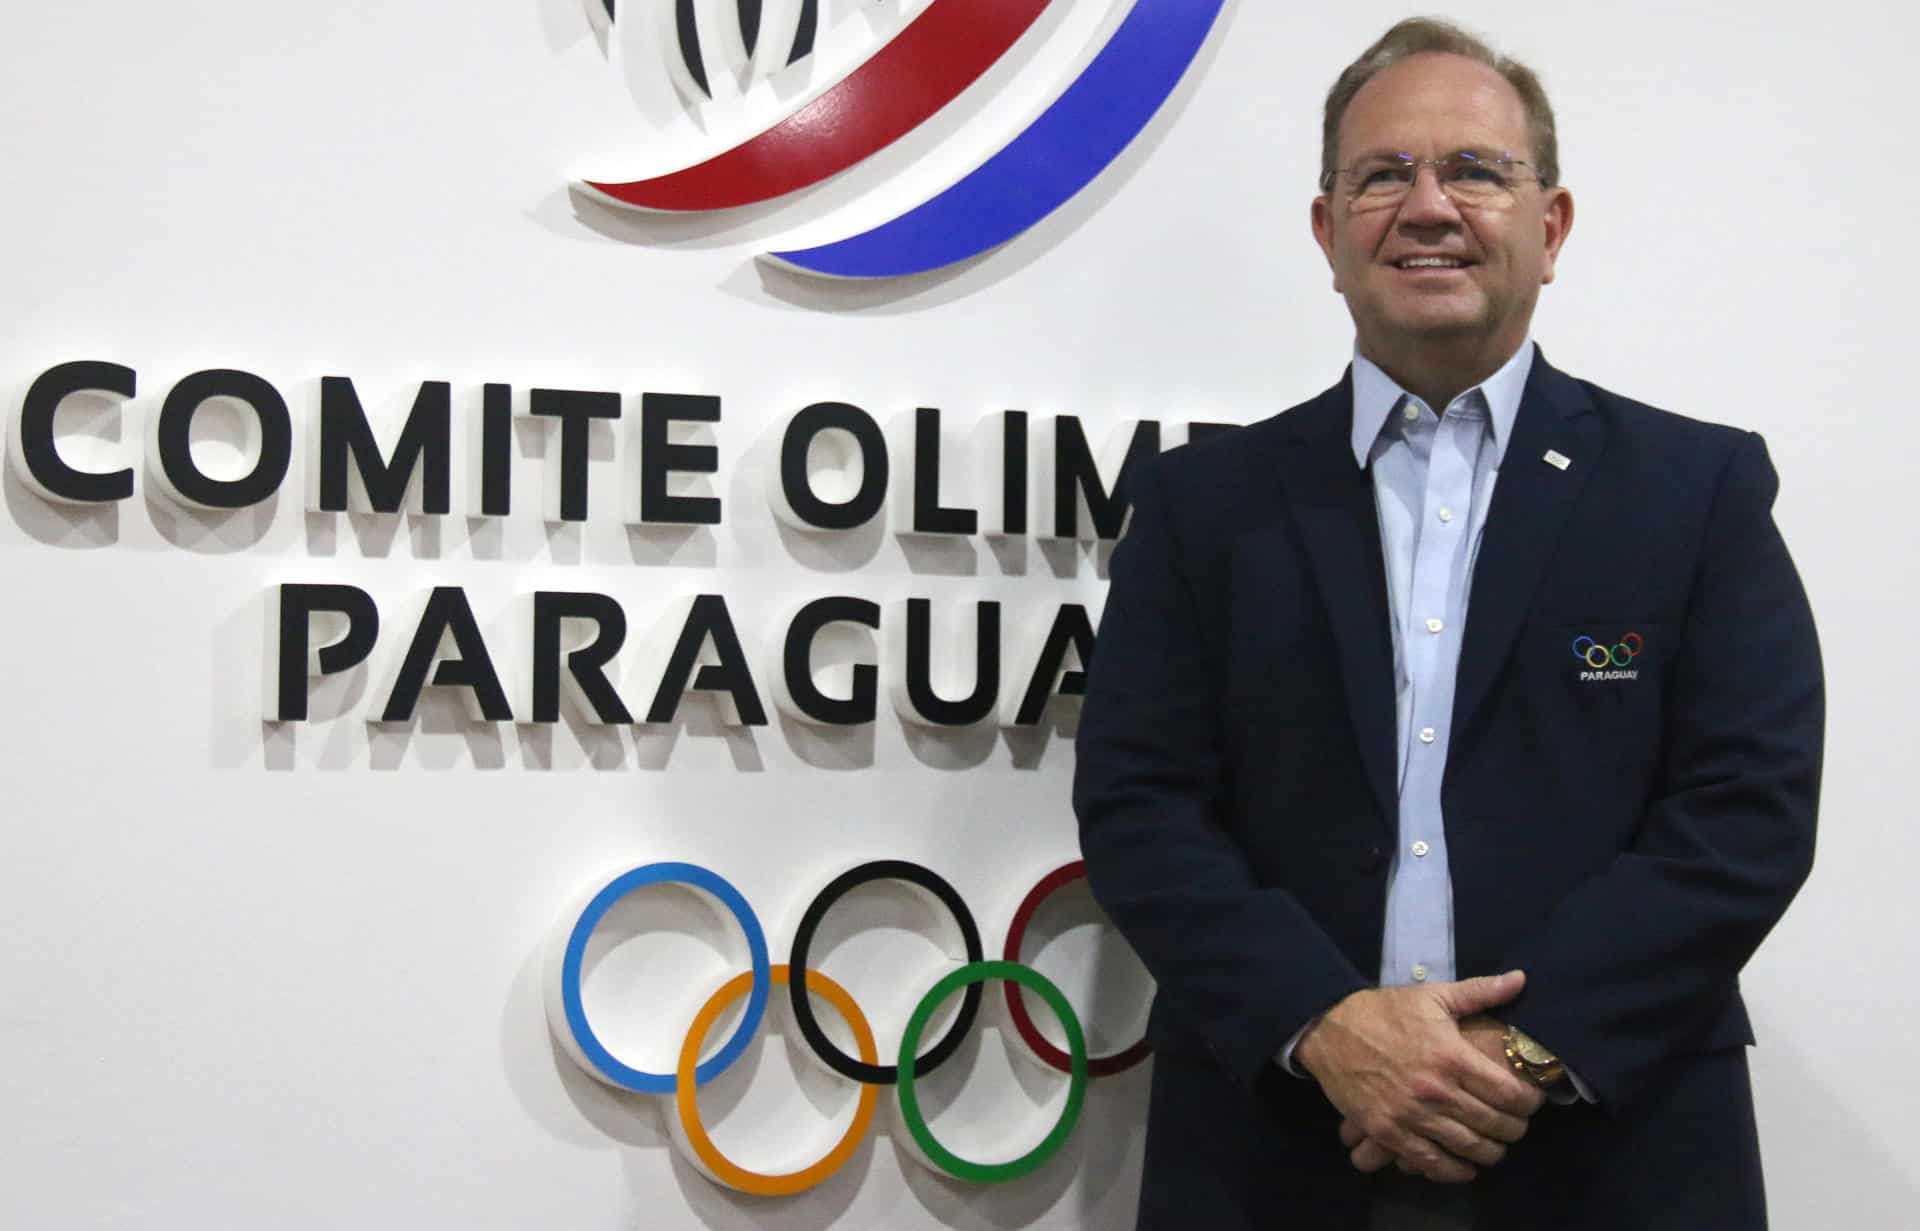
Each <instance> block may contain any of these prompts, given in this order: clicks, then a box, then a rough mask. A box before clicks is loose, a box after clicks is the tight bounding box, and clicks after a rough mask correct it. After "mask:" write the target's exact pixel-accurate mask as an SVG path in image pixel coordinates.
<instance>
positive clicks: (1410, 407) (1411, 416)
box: [1400, 401, 1420, 423]
mask: <svg viewBox="0 0 1920 1231" xmlns="http://www.w3.org/2000/svg"><path fill="white" fill-rule="evenodd" d="M1400 417H1401V418H1403V419H1405V420H1406V421H1407V422H1408V423H1412V422H1413V421H1414V420H1415V419H1418V418H1419V417H1420V407H1419V406H1417V405H1415V404H1414V403H1413V402H1411V401H1409V402H1408V403H1407V404H1406V405H1405V406H1402V407H1401V408H1400Z"/></svg>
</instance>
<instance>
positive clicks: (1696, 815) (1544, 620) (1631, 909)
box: [1074, 357, 1824, 1231]
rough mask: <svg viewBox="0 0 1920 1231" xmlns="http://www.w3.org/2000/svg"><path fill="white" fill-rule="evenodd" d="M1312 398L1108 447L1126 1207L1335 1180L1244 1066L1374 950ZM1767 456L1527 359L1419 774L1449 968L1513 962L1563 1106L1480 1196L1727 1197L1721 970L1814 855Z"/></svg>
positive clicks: (1104, 878) (1094, 749) (1095, 831)
mask: <svg viewBox="0 0 1920 1231" xmlns="http://www.w3.org/2000/svg"><path fill="white" fill-rule="evenodd" d="M1350 421H1351V390H1350V385H1349V383H1348V382H1347V381H1343V382H1342V383H1341V384H1340V385H1337V386H1335V387H1334V388H1332V389H1330V390H1328V391H1327V392H1325V393H1323V394H1321V395H1320V396H1319V397H1317V398H1315V399H1313V400H1312V401H1310V402H1307V403H1304V404H1302V405H1300V406H1297V407H1294V408H1293V409H1291V410H1289V411H1286V412H1285V413H1282V414H1280V415H1277V416H1275V417H1274V418H1271V419H1268V420H1266V421H1265V422H1262V423H1259V424H1255V425H1253V426H1251V427H1248V428H1246V429H1243V430H1241V431H1237V432H1232V433H1228V434H1225V435H1222V436H1218V437H1215V438H1213V439H1210V440H1207V441H1205V442H1202V443H1199V444H1195V445H1192V446H1189V447H1187V448H1183V449H1178V450H1175V451H1173V452H1171V453H1168V454H1166V455H1164V456H1162V457H1160V458H1157V459H1155V460H1153V461H1152V462H1149V463H1147V464H1144V465H1142V466H1140V467H1138V468H1137V469H1136V470H1135V471H1134V472H1133V473H1132V474H1131V475H1130V476H1129V477H1128V481H1127V494H1128V497H1129V499H1130V500H1131V503H1132V521H1131V524H1130V526H1129V529H1128V532H1127V534H1126V536H1125V537H1124V538H1123V539H1122V541H1121V542H1120V544H1119V546H1118V547H1117V548H1116V550H1115V552H1114V556H1113V561H1112V569H1111V577H1112V581H1111V587H1110V590H1109V594H1108V599H1107V606H1106V611H1105V614H1104V616H1103V618H1102V622H1101V628H1100V631H1099V637H1098V640H1097V643H1096V650H1095V654H1094V662H1093V664H1092V666H1091V669H1090V672H1089V680H1088V689H1087V694H1086V699H1085V705H1084V710H1083V713H1082V716H1081V720H1080V728H1079V735H1078V752H1077V770H1076V774H1075V780H1074V806H1075V810H1076V812H1077V813H1078V815H1079V818H1080V834H1081V844H1082V847H1083V850H1084V853H1085V855H1086V858H1087V863H1088V871H1089V876H1090V878H1091V882H1092V886H1093V889H1094V892H1095V894H1096V896H1097V897H1098V899H1099V901H1100V902H1101V904H1102V905H1103V906H1104V907H1105V908H1106V910H1107V911H1108V913H1109V914H1110V915H1111V916H1112V918H1113V920H1114V922H1115V924H1116V925H1117V926H1118V927H1119V929H1120V931H1121V932H1122V933H1123V934H1124V935H1125V936H1126V937H1127V939H1128V940H1129V942H1131V943H1132V945H1133V946H1134V948H1135V949H1136V950H1137V951H1138V953H1139V954H1140V956H1141V958H1142V959H1143V960H1144V961H1145V963H1146V965H1147V967H1148V969H1149V970H1150V971H1151V972H1152V974H1153V976H1154V978H1155V979H1156V981H1157V983H1158V988H1159V990H1158V995H1157V997H1156V1000H1155V1004H1154V1007H1153V1012H1152V1015H1151V1018H1150V1024H1149V1038H1150V1040H1151V1042H1152V1043H1153V1045H1154V1048H1155V1051H1156V1053H1157V1057H1158V1059H1157V1061H1156V1066H1157V1067H1156V1075H1155V1083H1154V1092H1153V1095H1152V1105H1151V1108H1150V1110H1149V1124H1148V1134H1149V1139H1148V1152H1147V1175H1146V1181H1145V1191H1144V1193H1143V1198H1142V1210H1143V1218H1142V1225H1143V1226H1157V1225H1162V1223H1161V1221H1158V1220H1157V1218H1156V1216H1155V1215H1154V1214H1153V1211H1154V1210H1155V1209H1161V1208H1164V1210H1165V1211H1166V1212H1167V1218H1168V1219H1172V1218H1174V1217H1176V1216H1177V1217H1179V1218H1183V1219H1184V1220H1185V1221H1183V1222H1180V1223H1179V1224H1178V1225H1183V1226H1207V1227H1209V1228H1213V1227H1219V1228H1231V1227H1238V1226H1241V1225H1248V1226H1252V1225H1266V1224H1264V1223H1260V1222H1258V1220H1257V1219H1255V1220H1253V1221H1247V1222H1245V1223H1244V1224H1243V1222H1242V1221H1237V1220H1238V1219H1241V1218H1243V1217H1245V1218H1249V1219H1251V1218H1252V1215H1250V1214H1246V1211H1249V1210H1255V1209H1258V1208H1262V1207H1265V1206H1268V1205H1270V1204H1271V1203H1274V1202H1279V1203H1280V1207H1279V1208H1291V1209H1295V1210H1316V1211H1321V1212H1322V1213H1323V1214H1324V1215H1325V1217H1326V1218H1328V1219H1334V1218H1344V1217H1346V1214H1345V1213H1342V1211H1348V1210H1350V1209H1351V1208H1352V1202H1353V1201H1355V1200H1358V1199H1360V1198H1361V1197H1362V1196H1363V1195H1364V1191H1365V1190H1364V1184H1365V1181H1364V1178H1363V1177H1359V1176H1358V1174H1357V1173H1355V1172H1353V1171H1352V1170H1351V1168H1350V1167H1348V1165H1347V1164H1346V1161H1345V1157H1344V1151H1343V1150H1341V1149H1340V1147H1339V1143H1338V1141H1337V1140H1336V1139H1335V1137H1336V1135H1335V1125H1336V1124H1337V1119H1338V1117H1337V1113H1335V1112H1333V1110H1332V1108H1331V1106H1330V1105H1329V1104H1328V1103H1327V1101H1326V1099H1325V1098H1324V1096H1322V1095H1321V1094H1320V1093H1319V1090H1318V1087H1317V1086H1315V1085H1314V1084H1313V1083H1311V1082H1307V1081H1300V1080H1297V1079H1294V1078H1291V1077H1288V1076H1286V1075H1284V1074H1283V1073H1281V1072H1280V1071H1279V1070H1278V1069H1277V1068H1276V1067H1275V1066H1274V1065H1273V1064H1272V1058H1273V1056H1274V1054H1275V1052H1276V1051H1277V1050H1278V1049H1279V1048H1280V1047H1281V1046H1282V1045H1283V1044H1284V1043H1285V1041H1286V1040H1287V1039H1288V1038H1289V1037H1291V1036H1292V1034H1293V1033H1294V1032H1295V1031H1296V1030H1298V1029H1299V1028H1300V1027H1301V1026H1302V1025H1304V1024H1305V1023H1306V1022H1307V1021H1309V1020H1310V1019H1311V1018H1312V1017H1314V1016H1315V1015H1317V1014H1319V1013H1321V1012H1323V1011H1324V1010H1326V1009H1327V1008H1329V1007H1330V1006H1332V1005H1333V1004H1334V1003H1336V1002H1337V1001H1339V1000H1340V999H1341V998H1343V997H1344V996H1346V995H1348V994H1349V993H1351V992H1353V991H1356V990H1358V989H1360V988H1364V987H1368V986H1371V985H1373V984H1374V983H1375V982H1376V981H1377V979H1378V975H1379V965H1380V945H1381V929H1382V924H1383V920H1384V917H1385V903H1386V889H1387V873H1388V865H1389V860H1390V855H1391V851H1392V849H1393V846H1394V844H1395V830H1396V821H1395V817H1396V813H1397V807H1396V792H1395V786H1394V766H1395V763H1396V749H1395V739H1394V729H1393V724H1394V688H1393V676H1392V670H1393V667H1392V664H1393V645H1392V634H1391V631H1390V628H1389V624H1388V620H1389V616H1388V605H1387V598H1386V580H1385V572H1384V567H1383V565H1382V561H1381V545H1380V534H1379V525H1378V521H1377V517H1376V513H1375V509H1374V501H1373V489H1372V480H1371V477H1370V476H1369V475H1368V474H1367V473H1365V472H1364V471H1362V470H1360V469H1359V468H1358V467H1356V466H1355V464H1354V460H1353V455H1352V451H1351V448H1350V446H1349V430H1350ZM1549 450H1552V451H1555V452H1557V453H1558V454H1560V455H1563V456H1564V457H1565V458H1566V459H1570V462H1569V464H1568V465H1567V466H1566V467H1565V468H1564V469H1562V468H1559V467H1557V466H1555V465H1552V464H1549V463H1548V462H1547V461H1546V460H1544V459H1545V456H1546V454H1547V453H1548V451H1549ZM1777 486H1778V481H1777V478H1776V476H1775V474H1774V471H1773V467H1772V465H1771V463H1770V462H1769V460H1768V458H1767V453H1766V448H1765V446H1764V444H1763V443H1762V441H1761V439H1760V438H1759V437H1758V436H1757V435H1754V434H1752V433H1749V432H1743V431H1738V430H1735V429H1732V428H1727V427H1720V426H1715V425H1711V424H1706V423H1701V422H1698V421H1695V420H1691V419H1687V418H1683V417H1681V416H1678V415H1674V414H1669V413H1666V412H1664V411H1660V410H1656V409H1653V408H1652V407H1648V406H1644V405H1641V404H1639V403H1637V402H1633V401H1630V400H1628V399H1626V398H1623V397H1620V396H1618V395H1616V394H1613V393H1610V392H1607V391H1606V390H1603V389H1600V388H1597V387H1596V386H1593V385H1591V384H1588V383H1586V382H1584V381H1578V380H1575V379H1572V378H1571V377H1568V376H1567V375H1565V374H1563V373H1561V372H1559V371H1556V370H1555V369H1553V368H1552V367H1550V366H1548V364H1547V363H1546V361H1545V359H1544V357H1542V358H1537V359H1536V361H1535V363H1534V366H1533V370H1532V374H1531V376H1530V377H1529V379H1528V382H1527V388H1526V392H1525V395H1524V397H1523V399H1522V402H1521V407H1520V412H1519V416H1518V419H1517V422H1516V424H1515V426H1514V430H1513V439H1512V441H1511V443H1510V445H1509V447H1508V450H1507V453H1506V456H1505V460H1504V462H1503V464H1502V466H1501V473H1500V477H1499V481H1498V483H1497V485H1496V487H1495V490H1494V496H1493V503H1492V507H1491V509H1490V511H1489V514H1488V518H1487V524H1486V530H1485V536H1484V538H1483V540H1482V544H1481V548H1480V553H1479V557H1478V562H1477V565H1476V569H1475V573H1474V577H1473V589H1472V594H1471V598H1470V602H1469V607H1468V618H1467V626H1466V629H1465V632H1464V634H1463V643H1462V649H1461V655H1460V663H1459V669H1458V683H1457V689H1456V698H1455V707H1454V714H1453V733H1452V739H1451V747H1450V750H1449V754H1448V761H1447V768H1446V781H1445V786H1444V788H1443V794H1442V804H1443V809H1444V812H1445V824H1446V831H1447V854H1448V863H1449V866H1450V868H1451V871H1452V876H1453V886H1454V895H1453V902H1454V931H1455V936H1454V940H1455V954H1456V965H1457V969H1458V971H1459V974H1460V977H1462V978H1466V977H1469V976H1472V975H1477V974H1491V973H1497V972H1499V971H1503V970H1508V969H1513V968H1516V967H1518V968H1521V969H1524V970H1525V971H1526V972H1527V977H1528V982H1527V988H1526V992H1525V993H1524V995H1523V996H1522V997H1521V998H1520V999H1519V1000H1518V1001H1517V1002H1516V1003H1515V1004H1514V1005H1512V1006H1511V1007H1510V1008H1509V1009H1508V1010H1507V1011H1505V1012H1504V1013H1503V1014H1502V1016H1503V1017H1505V1018H1506V1019H1507V1020H1510V1021H1512V1022H1515V1023H1516V1024H1518V1025H1519V1026H1521V1027H1522V1028H1523V1029H1525V1030H1527V1031H1528V1032H1529V1033H1531V1034H1533V1035H1534V1036H1535V1037H1536V1038H1539V1039H1540V1040H1542V1041H1543V1042H1544V1043H1545V1044H1546V1045H1547V1046H1549V1047H1551V1048H1553V1049H1554V1050H1555V1051H1557V1052H1558V1053H1559V1054H1560V1055H1561V1056H1562V1057H1564V1058H1565V1059H1566V1061H1567V1062H1568V1063H1569V1064H1570V1065H1572V1066H1573V1067H1574V1069H1575V1070H1576V1071H1577V1072H1579V1073H1580V1075H1581V1077H1582V1078H1583V1079H1584V1080H1585V1081H1586V1082H1587V1083H1588V1085H1589V1086H1590V1087H1591V1088H1592V1089H1593V1091H1594V1092H1595V1094H1596V1095H1597V1097H1598V1100H1599V1102H1598V1105H1597V1106H1585V1105H1582V1106H1577V1107H1570V1108H1563V1107H1549V1108H1546V1109H1543V1110H1542V1111H1541V1113H1540V1114H1539V1115H1538V1116H1536V1117H1535V1120H1534V1124H1533V1127H1532V1131H1531V1132H1530V1133H1529V1136H1528V1138H1527V1139H1526V1140H1525V1141H1523V1142H1521V1143H1520V1144H1519V1145H1517V1146H1516V1147H1514V1149H1513V1151H1512V1152H1511V1154H1510V1156H1509V1157H1508V1159H1507V1160H1506V1161H1504V1162H1503V1163H1502V1164H1500V1166H1498V1167H1495V1168H1492V1169H1489V1170H1488V1171H1487V1172H1485V1173H1484V1175H1483V1177H1482V1179H1481V1180H1479V1181H1476V1185H1475V1187H1476V1188H1477V1189H1479V1190H1480V1191H1481V1193H1482V1195H1483V1197H1484V1199H1485V1200H1486V1201H1488V1202H1489V1208H1491V1209H1495V1210H1504V1211H1505V1214H1504V1215H1502V1216H1501V1217H1500V1218H1499V1219H1496V1221H1495V1222H1494V1224H1493V1225H1496V1226H1501V1227H1505V1226H1515V1227H1536V1226H1537V1227H1560V1226H1563V1225H1564V1226H1589V1225H1591V1226H1593V1227H1595V1228H1600V1227H1606V1228H1616V1227H1632V1228H1634V1229H1635V1231H1645V1229H1647V1228H1655V1227H1662V1226H1668V1225H1672V1226H1675V1227H1686V1228H1688V1231H1701V1229H1702V1228H1715V1227H1723V1226H1724V1227H1728V1228H1747V1227H1759V1226H1762V1225H1764V1213H1763V1211H1762V1210H1761V1205H1760V1203H1761V1200H1762V1199H1761V1196H1760V1187H1759V1186H1760V1174H1759V1161H1758V1151H1757V1146H1756V1145H1755V1144H1754V1128H1753V1120H1752V1110H1751V1102H1750V1096H1749V1094H1748V1093H1747V1079H1746V1069H1745V1055H1744V1050H1743V1048H1742V1046H1741V1045H1743V1044H1746V1043H1749V1042H1751V1041H1752V1034H1751V1031H1750V1029H1749V1026H1748V1021H1747V1014H1746V1010H1745V1007H1744V1005H1743V1004H1742V1003H1741V999H1740V993H1739V989H1738V974H1739V971H1740V968H1741V966H1742V965H1743V964H1744V963H1745V962H1746V960H1747V958H1748V957H1749V956H1750V955H1751V954H1752V953H1753V951H1754V949H1755V947H1756V946H1758V944H1759V943H1760V941H1761V939H1762V937H1764V936H1765V935H1766V933H1767V931H1768V929H1769V928H1770V927H1771V926H1772V925H1773V923H1774V921H1775V920H1777V919H1778V918H1779V917H1780V914H1781V912H1782V911H1784V910H1785V909H1786V906H1787V904H1788V902H1789V901H1790V900H1791V899H1792V897H1793V895H1794V893H1795V891H1796V890H1797V889H1798V887H1799V886H1800V884H1801V882H1802V881H1803V880H1804V879H1805V877H1806V875H1807V873H1808V870H1809V868H1810V866H1811V863H1812V857H1813V836H1814V814H1815V807H1816V802H1817V796H1818V789H1819V776H1820V755H1821V738H1822V725H1823V709H1824V706H1823V695H1822V681H1821V669H1820V657H1819V647H1818V644H1817V641H1816V639H1815V634H1814V627H1813V620H1812V616H1811V613H1810V611H1809V609H1808V606H1807V601H1806V597H1805V594H1804V592H1803V590H1802V588H1801V585H1800V581H1799V578H1798V576H1797V574H1796V573H1795V571H1794V568H1793V564H1792V561H1791V560H1790V559H1789V557H1788V554H1787V550H1786V547H1785V545H1784V543H1783V542H1782V541H1781V538H1780V535H1779V533H1778V531H1777V530H1776V529H1775V527H1774V524H1773V520H1772V516H1771V512H1770V510H1771V507H1772V502H1773V497H1774V494H1775V491H1776V489H1777ZM1594 646H1600V647H1602V648H1603V652H1608V653H1610V655H1611V657H1610V661H1609V662H1608V663H1607V665H1606V667H1605V668H1604V669H1597V668H1596V667H1595V666H1594V665H1593V663H1592V662H1590V661H1589V659H1591V658H1593V652H1592V647H1594ZM1615 647H1623V648H1622V649H1618V650H1616V649H1615ZM1582 650H1586V651H1587V653H1586V654H1585V655H1582V654H1581V651H1582ZM1617 659H1630V661H1628V662H1627V663H1626V664H1625V665H1624V666H1621V665H1617V664H1616V662H1615V661H1613V660H1617ZM1703 1117H1704V1119H1703ZM1676 1169H1677V1170H1676ZM1675 1184H1678V1185H1680V1186H1681V1188H1682V1189H1683V1190H1684V1192H1682V1193H1680V1194H1676V1192H1675V1189H1674V1187H1673V1185H1675ZM1687 1193H1691V1194H1693V1196H1692V1197H1689V1196H1687V1195H1686V1194H1687ZM1708 1199H1711V1200H1712V1202H1713V1203H1712V1204H1711V1205H1703V1206H1699V1207H1698V1208H1694V1206H1692V1205H1691V1204H1689V1203H1690V1201H1698V1200H1708ZM1548 1209H1553V1210H1562V1211H1563V1213H1562V1214H1555V1215H1553V1219H1552V1220H1550V1219H1549V1218H1548V1216H1547V1215H1546V1214H1545V1213H1544V1211H1546V1210H1548ZM1196 1211H1204V1213H1196ZM1742 1211H1745V1212H1744V1213H1743V1212H1742ZM1195 1218H1198V1219H1199V1221H1194V1219H1195ZM1582 1219H1587V1220H1597V1221H1581V1220H1582ZM1669 1219H1672V1220H1673V1221H1668V1220H1669ZM1755 1219H1758V1220H1759V1221H1755ZM1165 1225H1176V1224H1175V1222H1173V1221H1167V1222H1166V1223H1165ZM1298 1225H1304V1226H1315V1225H1321V1224H1317V1223H1312V1222H1308V1223H1303V1224H1298ZM1324 1225H1327V1226H1337V1225H1342V1224H1341V1223H1339V1222H1337V1221H1326V1222H1325V1223H1324Z"/></svg>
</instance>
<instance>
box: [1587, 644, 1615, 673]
mask: <svg viewBox="0 0 1920 1231" xmlns="http://www.w3.org/2000/svg"><path fill="white" fill-rule="evenodd" d="M1595 654H1598V655H1599V656H1600V661H1598V662H1595V661H1594V658H1593V656H1594V655H1595ZM1611 661H1612V659H1611V658H1610V657H1609V656H1608V654H1607V647H1606V646H1604V645H1598V644H1595V645H1591V646H1588V647H1587V666H1589V667H1593V668H1595V669H1596V670H1598V669H1599V668H1602V667H1605V666H1607V665H1608V663H1610V662H1611Z"/></svg>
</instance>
